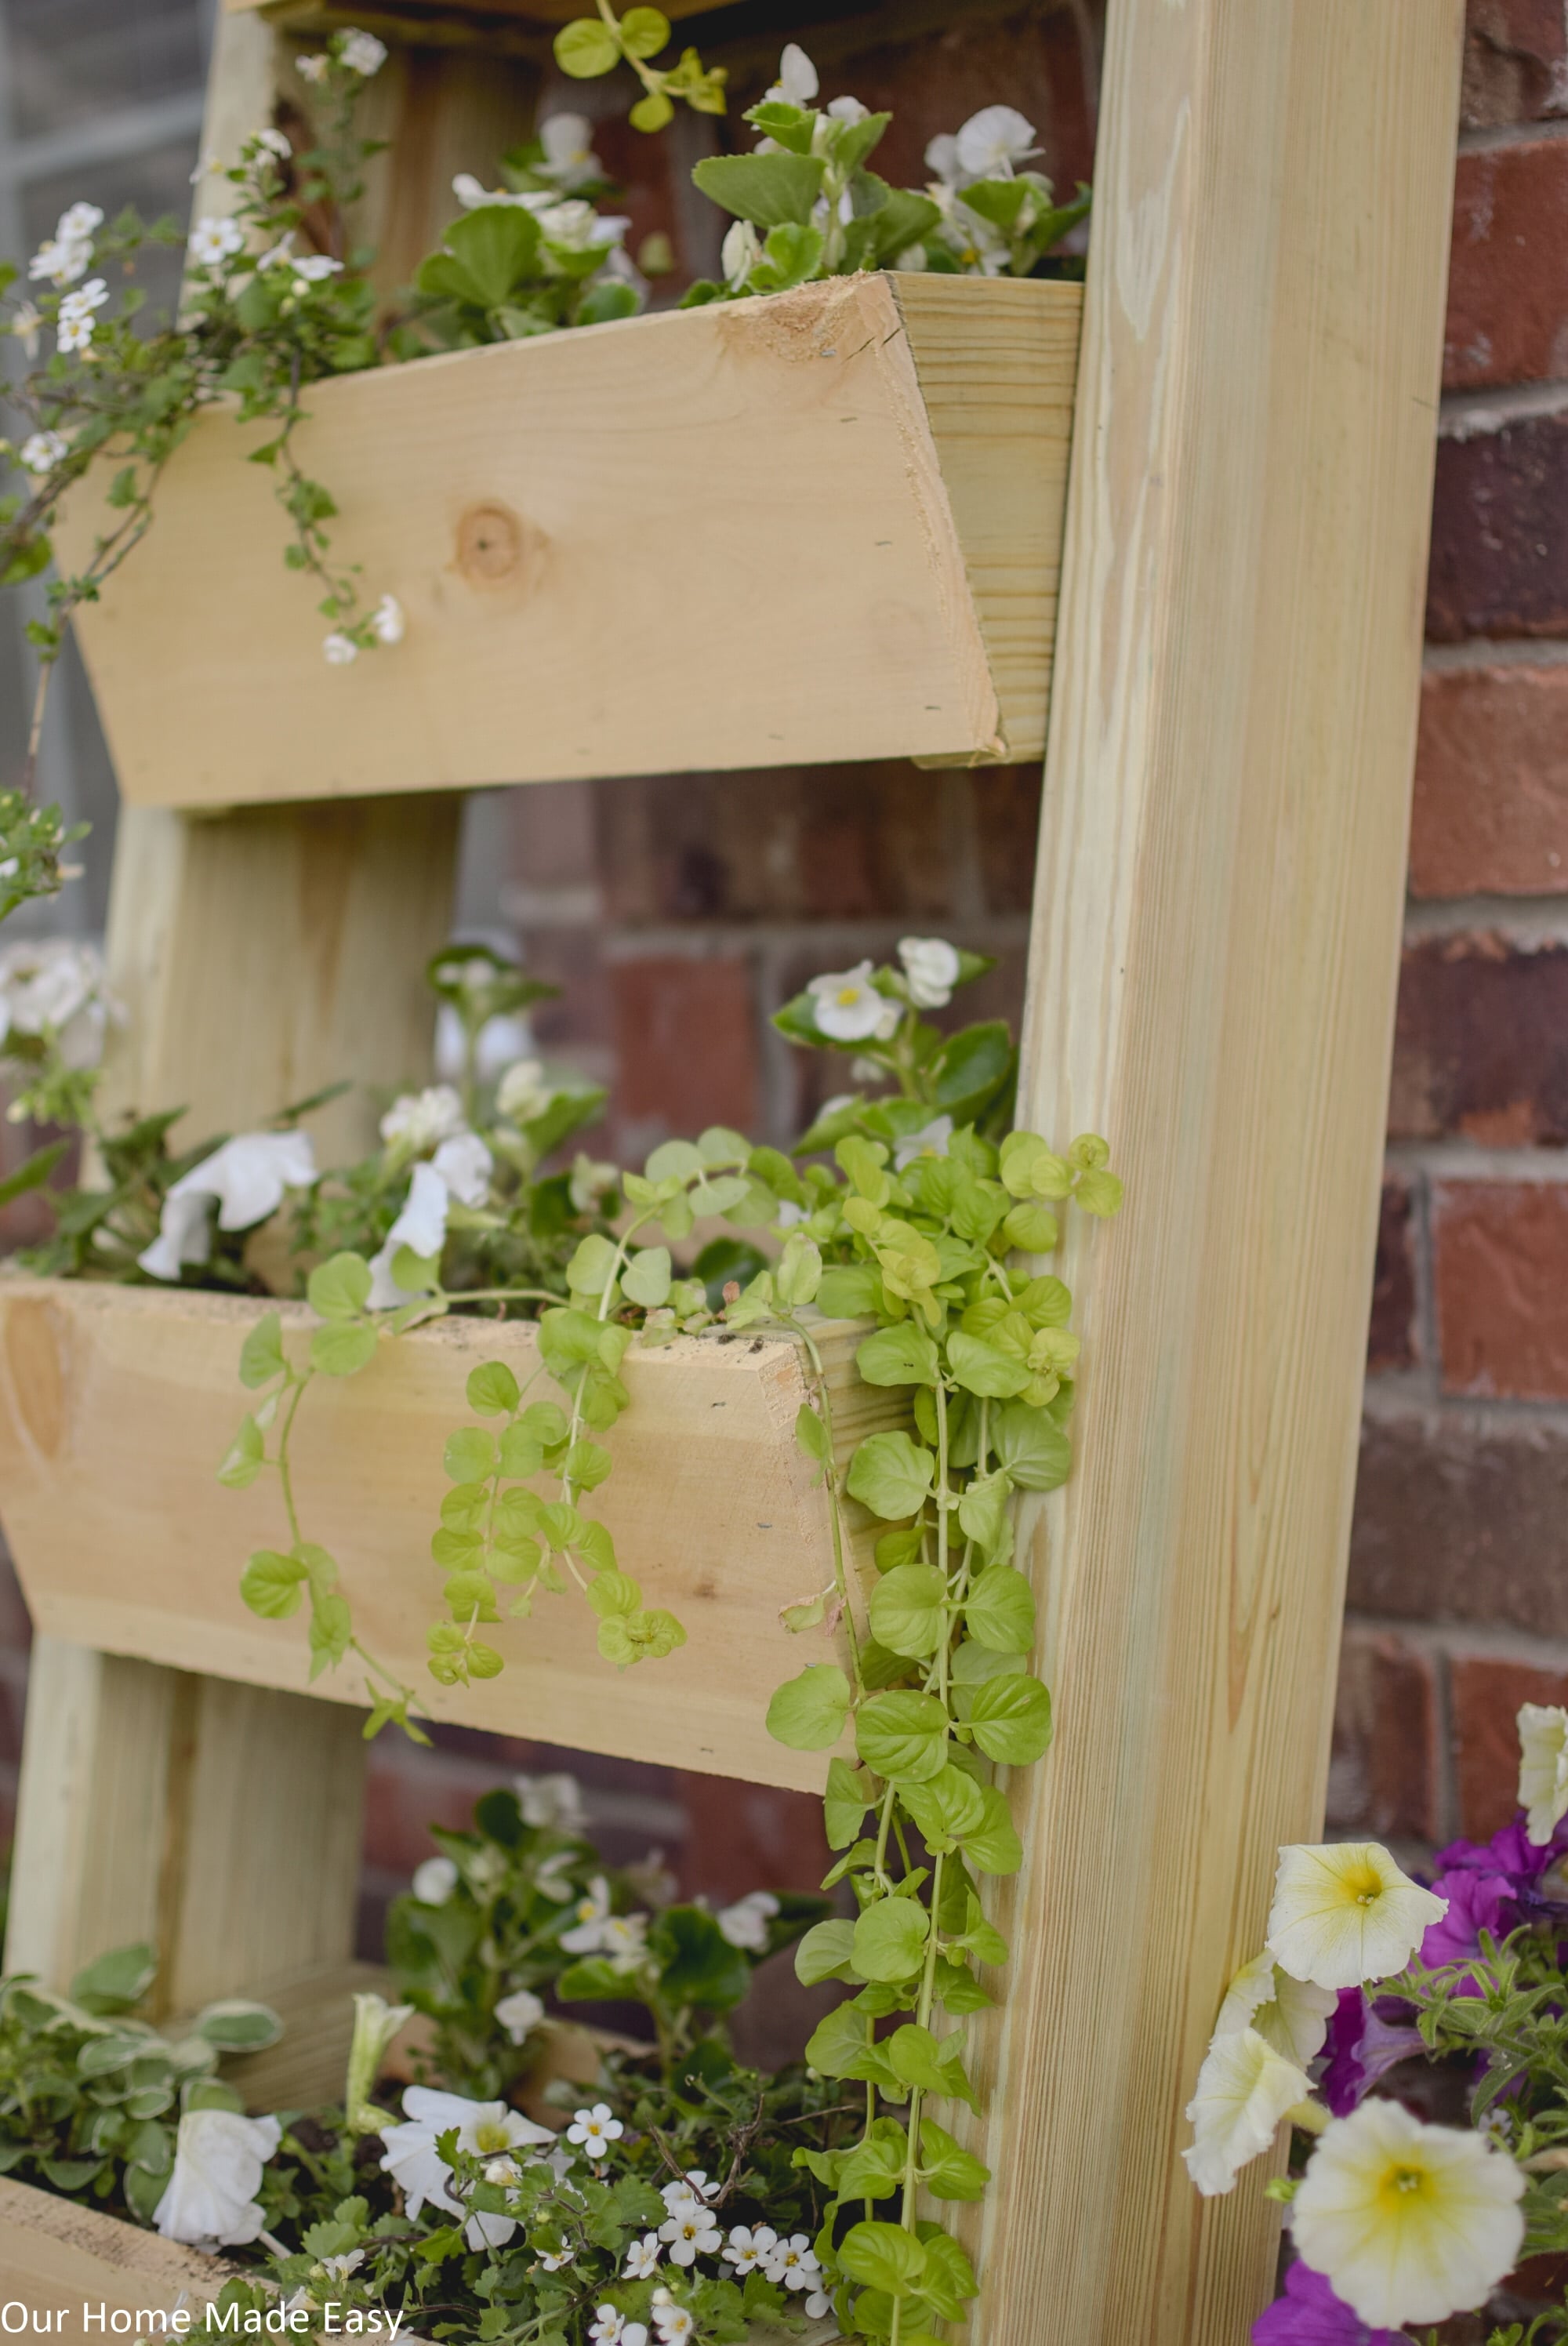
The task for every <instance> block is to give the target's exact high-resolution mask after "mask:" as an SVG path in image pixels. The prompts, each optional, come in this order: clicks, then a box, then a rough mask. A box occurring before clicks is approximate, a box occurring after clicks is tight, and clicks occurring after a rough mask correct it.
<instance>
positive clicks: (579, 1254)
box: [566, 1230, 617, 1302]
mask: <svg viewBox="0 0 1568 2346" xmlns="http://www.w3.org/2000/svg"><path fill="white" fill-rule="evenodd" d="M616 1252H617V1250H616V1247H615V1246H614V1245H613V1244H612V1242H611V1241H610V1239H606V1238H604V1237H602V1236H601V1235H600V1233H599V1232H598V1231H597V1230H594V1231H591V1232H590V1233H589V1235H588V1236H587V1237H586V1238H585V1239H584V1240H583V1242H582V1244H581V1245H580V1246H579V1247H578V1249H577V1251H576V1253H575V1255H574V1256H573V1257H572V1260H571V1261H570V1262H569V1263H568V1264H567V1266H566V1283H567V1285H568V1286H569V1287H570V1289H571V1290H572V1292H573V1294H574V1295H586V1296H591V1297H592V1298H593V1300H594V1301H595V1302H597V1301H598V1300H599V1298H600V1297H601V1296H602V1295H603V1294H604V1292H605V1290H606V1287H608V1285H609V1283H610V1280H612V1278H613V1277H614V1276H615V1271H616Z"/></svg>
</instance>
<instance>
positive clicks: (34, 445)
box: [17, 432, 71, 473]
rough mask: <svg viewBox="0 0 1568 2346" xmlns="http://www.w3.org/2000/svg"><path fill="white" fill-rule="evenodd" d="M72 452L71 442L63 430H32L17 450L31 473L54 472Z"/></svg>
mask: <svg viewBox="0 0 1568 2346" xmlns="http://www.w3.org/2000/svg"><path fill="white" fill-rule="evenodd" d="M70 453H71V444H70V442H69V441H68V440H67V439H66V435H65V433H63V432H30V433H28V435H27V437H26V439H25V440H24V441H23V443H22V445H21V447H20V448H19V449H18V451H17V454H18V455H19V456H20V457H21V459H22V462H23V464H25V466H26V468H27V470H28V471H29V472H30V473H52V472H53V471H54V469H55V467H56V464H59V462H60V461H61V459H62V457H65V456H68V455H69V454H70Z"/></svg>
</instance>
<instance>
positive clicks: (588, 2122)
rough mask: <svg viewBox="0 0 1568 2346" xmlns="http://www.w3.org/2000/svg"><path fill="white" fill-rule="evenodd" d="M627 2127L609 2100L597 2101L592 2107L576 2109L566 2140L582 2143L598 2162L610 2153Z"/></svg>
mask: <svg viewBox="0 0 1568 2346" xmlns="http://www.w3.org/2000/svg"><path fill="white" fill-rule="evenodd" d="M625 2132H626V2128H625V2127H624V2126H623V2125H622V2124H621V2122H620V2120H619V2118H618V2117H616V2116H615V2114H614V2112H613V2111H612V2110H611V2108H610V2106H609V2104H608V2102H596V2103H595V2104H594V2106H593V2108H592V2109H588V2110H574V2111H573V2113H572V2123H571V2125H570V2126H569V2127H567V2128H566V2140H567V2141H568V2142H575V2143H578V2144H580V2145H581V2147H582V2148H583V2150H584V2151H585V2153H586V2155H587V2156H588V2157H590V2158H591V2159H592V2160H593V2161H594V2162H595V2164H596V2165H597V2164H598V2162H599V2161H600V2160H601V2159H604V2158H607V2157H609V2155H610V2145H611V2144H612V2143H613V2142H618V2141H619V2140H620V2138H621V2137H622V2135H624V2134H625Z"/></svg>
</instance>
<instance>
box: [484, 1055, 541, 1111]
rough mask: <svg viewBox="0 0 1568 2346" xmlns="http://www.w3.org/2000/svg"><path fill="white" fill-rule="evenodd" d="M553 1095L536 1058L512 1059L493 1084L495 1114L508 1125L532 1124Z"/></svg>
mask: <svg viewBox="0 0 1568 2346" xmlns="http://www.w3.org/2000/svg"><path fill="white" fill-rule="evenodd" d="M554 1098H555V1086H554V1085H553V1084H551V1083H549V1082H547V1081H546V1079H545V1069H544V1066H543V1064H542V1063H541V1061H539V1060H538V1059H514V1061H513V1062H512V1065H511V1066H509V1067H508V1068H507V1070H506V1072H505V1074H504V1076H502V1078H501V1081H500V1082H499V1083H498V1084H497V1086H495V1113H496V1114H497V1116H504V1117H505V1118H506V1121H507V1122H508V1124H532V1123H533V1121H534V1119H535V1117H536V1116H543V1115H544V1113H545V1109H546V1108H547V1107H549V1105H550V1102H551V1101H552V1100H553V1099H554Z"/></svg>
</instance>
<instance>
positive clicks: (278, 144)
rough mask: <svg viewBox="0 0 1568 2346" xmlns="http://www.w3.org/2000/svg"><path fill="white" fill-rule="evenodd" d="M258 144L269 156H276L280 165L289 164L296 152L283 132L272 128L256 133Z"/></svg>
mask: <svg viewBox="0 0 1568 2346" xmlns="http://www.w3.org/2000/svg"><path fill="white" fill-rule="evenodd" d="M256 144H257V146H258V147H260V148H265V150H266V152H267V153H268V154H269V155H276V156H277V158H278V159H279V161H280V163H283V162H287V161H288V159H289V157H290V155H291V154H292V153H293V151H294V149H293V148H292V147H291V146H290V143H289V140H288V138H287V137H286V136H285V135H284V133H283V132H282V131H281V130H273V129H270V128H268V129H266V130H259V131H258V132H257V133H256Z"/></svg>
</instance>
